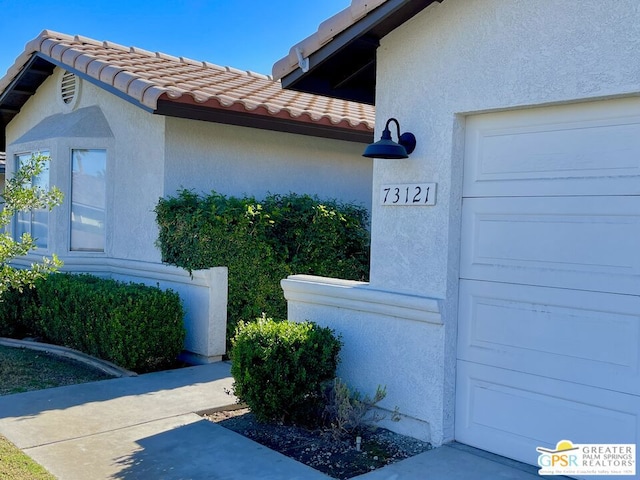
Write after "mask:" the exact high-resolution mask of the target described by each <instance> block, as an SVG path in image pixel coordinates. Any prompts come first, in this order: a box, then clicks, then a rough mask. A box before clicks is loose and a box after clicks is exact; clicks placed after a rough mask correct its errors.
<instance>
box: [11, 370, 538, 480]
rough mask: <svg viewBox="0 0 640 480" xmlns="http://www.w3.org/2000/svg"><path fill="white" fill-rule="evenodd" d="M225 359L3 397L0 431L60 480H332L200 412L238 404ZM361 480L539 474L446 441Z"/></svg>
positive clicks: (518, 478) (524, 478)
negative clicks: (204, 417)
mask: <svg viewBox="0 0 640 480" xmlns="http://www.w3.org/2000/svg"><path fill="white" fill-rule="evenodd" d="M229 368H230V367H229V365H228V364H227V363H216V364H212V365H205V366H199V367H192V368H185V369H180V370H173V371H167V372H159V373H153V374H148V375H141V376H138V377H127V378H117V379H113V380H105V381H102V382H94V383H86V384H82V385H72V386H68V387H60V388H52V389H47V390H39V391H35V392H27V393H21V394H16V395H7V396H3V397H0V434H1V435H4V436H5V437H7V438H8V439H9V440H10V441H11V442H13V443H14V444H16V445H17V446H18V447H19V448H21V449H22V450H23V451H25V452H26V453H27V454H28V455H29V456H31V457H32V458H33V459H34V460H35V461H37V462H38V463H40V464H41V465H43V466H44V467H45V468H46V469H47V470H49V471H50V472H51V473H52V474H53V475H55V476H56V477H58V478H59V479H60V480H107V479H122V480H133V479H139V480H188V479H190V480H201V479H203V480H204V479H220V480H254V479H264V480H272V479H273V480H276V479H278V480H280V479H281V480H296V479H305V480H307V479H308V480H315V479H318V480H320V479H323V480H327V479H329V477H327V476H326V475H324V474H322V473H319V472H317V471H316V470H313V469H311V468H310V467H307V466H305V465H303V464H301V463H298V462H296V461H294V460H291V459H289V458H287V457H285V456H283V455H281V454H279V453H277V452H274V451H272V450H269V449H267V448H265V447H263V446H261V445H259V444H257V443H255V442H253V441H251V440H248V439H247V438H245V437H243V436H241V435H239V434H237V433H235V432H232V431H230V430H227V429H225V428H224V427H220V426H219V425H216V424H214V423H212V422H209V421H207V420H203V419H202V418H200V417H199V416H198V415H197V414H196V413H194V412H202V411H206V410H211V409H213V408H219V407H224V406H228V405H233V404H234V403H235V398H234V397H233V396H232V395H231V394H230V390H231V386H232V383H233V381H232V378H231V376H230V373H229ZM355 478H357V479H359V480H383V479H384V480H392V479H393V480H395V479H402V480H405V479H406V480H412V479H416V480H418V479H425V478H430V479H451V480H456V479H473V480H483V479H487V480H488V479H491V480H495V479H513V480H533V479H539V478H540V477H539V476H538V475H537V474H536V469H535V468H534V467H529V466H526V465H522V464H518V463H517V462H509V461H505V460H504V459H501V458H500V457H495V456H492V455H490V454H486V453H484V452H480V451H478V450H475V449H470V448H468V447H465V446H462V445H452V446H444V447H441V448H438V449H435V450H433V451H430V452H426V453H423V454H421V455H417V456H415V457H413V458H410V459H408V460H404V461H402V462H399V463H396V464H394V465H390V466H388V467H385V468H382V469H380V470H376V471H374V472H371V473H368V474H365V475H361V476H359V477H355Z"/></svg>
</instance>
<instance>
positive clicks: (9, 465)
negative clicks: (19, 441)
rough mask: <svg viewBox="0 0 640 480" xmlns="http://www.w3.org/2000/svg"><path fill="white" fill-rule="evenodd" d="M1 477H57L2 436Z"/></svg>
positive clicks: (45, 479) (30, 479) (15, 479)
mask: <svg viewBox="0 0 640 480" xmlns="http://www.w3.org/2000/svg"><path fill="white" fill-rule="evenodd" d="M0 478H2V479H4V480H55V478H56V477H54V476H53V475H51V474H50V473H49V472H47V471H46V470H45V469H44V468H42V467H41V466H40V465H38V464H37V463H36V462H34V461H33V460H31V459H30V458H29V457H27V456H26V455H25V454H24V453H22V452H21V451H20V449H18V448H16V447H15V446H14V445H13V444H12V443H11V442H9V440H7V439H6V438H4V437H3V436H0Z"/></svg>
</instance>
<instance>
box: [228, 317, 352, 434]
mask: <svg viewBox="0 0 640 480" xmlns="http://www.w3.org/2000/svg"><path fill="white" fill-rule="evenodd" d="M341 346H342V343H341V341H340V339H339V338H337V337H336V336H335V335H334V332H333V331H332V330H331V329H329V328H326V327H319V326H318V325H317V324H315V323H312V322H303V323H294V322H290V321H276V320H272V319H265V318H263V319H259V320H257V321H256V322H252V323H245V322H241V323H240V324H239V325H238V329H237V333H236V336H235V338H234V340H233V351H232V355H233V364H232V366H231V374H232V375H233V378H234V380H235V383H234V393H235V395H236V396H237V397H238V399H239V400H240V401H242V402H245V403H246V404H247V405H248V406H249V408H250V409H251V412H252V413H253V414H255V416H256V418H257V419H258V420H260V421H265V422H268V421H274V420H275V421H283V422H298V423H309V422H311V421H313V420H314V419H318V418H320V416H321V412H322V409H323V397H322V393H323V384H324V383H325V382H327V381H329V380H331V379H333V378H334V377H335V373H336V368H337V366H338V361H339V353H340V348H341Z"/></svg>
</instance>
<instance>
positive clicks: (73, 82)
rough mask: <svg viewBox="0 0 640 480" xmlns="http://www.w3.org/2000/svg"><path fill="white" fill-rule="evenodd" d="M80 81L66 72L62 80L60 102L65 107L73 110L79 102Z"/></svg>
mask: <svg viewBox="0 0 640 480" xmlns="http://www.w3.org/2000/svg"><path fill="white" fill-rule="evenodd" d="M79 87H80V79H79V78H78V77H77V76H76V75H75V74H74V73H71V72H64V73H63V74H62V77H61V78H60V100H62V103H63V105H64V106H65V107H66V108H68V109H72V108H73V107H74V105H75V104H76V101H77V100H78V93H79V92H78V90H79Z"/></svg>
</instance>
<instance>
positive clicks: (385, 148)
mask: <svg viewBox="0 0 640 480" xmlns="http://www.w3.org/2000/svg"><path fill="white" fill-rule="evenodd" d="M391 122H394V123H395V124H396V129H397V131H398V143H396V142H394V141H393V140H391V131H390V130H389V124H390V123H391ZM415 148H416V137H415V136H414V135H413V133H410V132H405V133H403V134H402V135H400V124H399V123H398V120H396V119H395V118H390V119H389V120H387V124H386V125H385V127H384V130H383V131H382V138H381V139H380V140H378V141H377V142H375V143H372V144H370V145H369V146H368V147H367V148H366V149H365V151H364V153H363V154H362V156H363V157H368V158H408V157H409V154H410V153H411V152H413V150H414V149H415Z"/></svg>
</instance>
